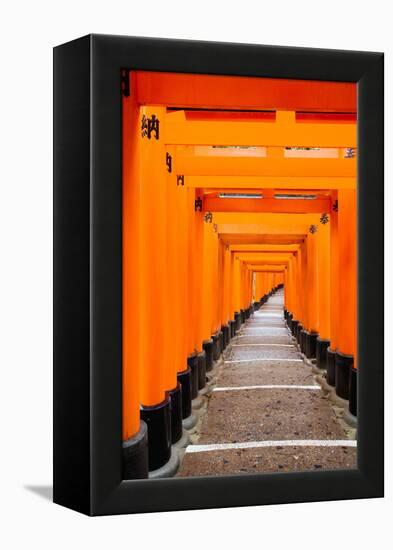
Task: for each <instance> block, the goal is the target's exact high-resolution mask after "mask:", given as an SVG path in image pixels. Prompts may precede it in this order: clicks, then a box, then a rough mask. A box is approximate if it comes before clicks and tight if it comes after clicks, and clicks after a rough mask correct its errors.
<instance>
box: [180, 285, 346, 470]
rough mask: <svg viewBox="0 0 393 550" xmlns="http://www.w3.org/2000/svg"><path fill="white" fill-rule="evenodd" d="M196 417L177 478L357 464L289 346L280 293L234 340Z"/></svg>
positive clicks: (310, 377) (340, 428)
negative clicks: (199, 416)
mask: <svg viewBox="0 0 393 550" xmlns="http://www.w3.org/2000/svg"><path fill="white" fill-rule="evenodd" d="M200 415H201V418H200V422H199V423H198V426H197V428H196V430H195V431H194V433H193V434H191V441H192V444H191V445H189V446H188V447H187V448H186V450H185V454H184V457H183V461H182V465H181V468H180V470H179V472H178V474H177V475H178V476H180V477H187V476H202V475H220V474H231V473H232V474H238V473H245V472H247V473H255V472H275V471H299V470H314V469H321V468H324V469H335V468H353V467H356V446H355V445H356V442H355V441H353V440H350V439H348V433H349V432H347V431H346V430H345V428H344V426H343V424H342V422H341V421H340V420H339V419H338V417H337V416H336V414H335V411H334V408H333V407H332V404H331V403H330V401H328V400H327V399H326V398H325V397H324V396H323V394H322V392H321V390H320V387H319V385H318V384H317V383H316V382H315V380H314V375H313V373H312V370H311V367H310V366H309V365H307V364H306V363H305V362H304V361H303V359H302V358H301V356H300V353H299V352H298V350H297V348H296V347H295V345H294V344H293V341H292V338H291V335H290V333H289V330H288V329H287V327H286V324H285V320H284V316H283V292H282V291H279V292H277V293H276V294H275V295H274V296H273V297H271V298H270V299H269V300H268V302H267V303H266V304H265V305H264V306H262V307H261V308H260V309H259V311H257V312H255V313H254V314H253V315H252V316H251V317H250V318H249V319H248V320H247V321H246V323H245V324H244V325H243V326H242V328H241V330H240V331H239V333H238V335H237V336H236V337H235V338H234V339H233V340H232V345H231V346H229V351H226V352H225V354H224V360H223V362H222V363H221V365H220V366H218V367H217V369H216V378H215V380H214V383H213V384H212V387H211V390H210V392H209V393H208V395H207V397H206V404H205V407H203V412H201V413H200Z"/></svg>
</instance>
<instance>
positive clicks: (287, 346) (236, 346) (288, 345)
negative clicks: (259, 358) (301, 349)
mask: <svg viewBox="0 0 393 550" xmlns="http://www.w3.org/2000/svg"><path fill="white" fill-rule="evenodd" d="M250 346H268V347H275V348H294V347H295V346H294V345H293V344H232V347H233V348H248V347H250Z"/></svg>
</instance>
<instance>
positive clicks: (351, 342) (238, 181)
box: [123, 73, 356, 477]
mask: <svg viewBox="0 0 393 550" xmlns="http://www.w3.org/2000/svg"><path fill="white" fill-rule="evenodd" d="M134 76H135V74H134ZM131 78H133V73H131ZM138 78H139V73H138ZM131 84H132V83H131ZM134 84H135V82H134ZM208 88H209V87H208ZM131 89H134V87H133V85H131ZM209 90H210V93H211V89H210V88H209ZM145 92H146V89H145ZM337 98H338V95H337V97H336V99H337ZM153 103H154V102H153ZM184 106H186V105H185V104H184ZM123 116H124V117H125V120H126V122H127V123H126V124H124V125H123V150H124V154H123V158H124V162H123V365H124V366H123V440H124V453H125V455H127V453H131V451H129V449H134V448H135V444H138V442H139V440H140V438H143V437H144V430H145V428H144V424H143V423H140V417H141V418H142V419H144V420H145V422H146V424H147V426H148V430H149V470H150V472H151V471H154V470H157V469H160V468H161V467H162V466H164V465H165V464H168V463H169V462H171V461H172V462H174V463H175V462H176V458H175V457H174V455H173V452H172V449H171V444H172V443H175V442H176V441H179V439H181V438H182V434H183V424H184V425H185V426H186V427H188V426H190V425H192V422H193V418H192V417H193V414H192V410H191V400H192V398H193V397H196V396H197V395H198V391H199V390H200V389H202V388H203V386H204V383H205V376H204V373H205V371H206V369H208V368H209V367H210V359H211V357H213V358H218V356H219V354H220V352H221V350H222V348H223V346H224V344H225V342H226V343H227V342H228V340H229V338H225V337H224V334H225V332H228V333H229V327H228V323H231V322H232V324H233V323H234V321H235V319H234V317H235V316H236V312H238V314H240V312H241V310H243V311H248V312H250V307H251V302H252V300H253V294H252V288H253V285H252V281H253V279H252V274H253V272H255V273H257V272H259V264H258V262H257V263H254V262H251V261H250V262H248V261H247V262H245V261H242V260H241V259H240V257H239V253H243V252H244V253H246V252H247V253H250V252H251V250H248V251H246V250H244V251H236V250H235V249H233V250H231V248H230V247H231V246H243V245H244V246H253V245H258V246H259V245H267V246H297V247H298V248H297V249H296V250H293V251H291V252H290V257H289V259H288V262H285V263H281V264H277V270H275V269H274V264H272V263H270V265H266V264H260V267H261V268H263V270H264V272H269V271H270V270H271V271H270V272H271V273H280V277H282V276H283V273H284V279H285V289H286V290H285V294H286V296H285V298H286V307H287V309H288V311H287V314H288V319H289V324H290V326H291V328H292V329H294V328H295V326H296V321H298V323H297V326H298V327H299V322H300V321H301V323H300V324H301V325H303V330H306V332H308V334H309V335H311V336H312V338H314V335H315V334H318V331H320V332H319V335H320V340H323V341H329V338H332V339H331V340H330V348H329V352H328V357H329V358H330V359H329V360H330V363H329V364H331V361H332V359H331V358H332V357H333V359H334V364H335V369H334V374H335V381H334V383H335V385H336V391H337V394H338V395H339V396H340V397H345V396H346V395H347V393H348V383H349V382H348V380H349V372H351V376H352V377H353V378H354V376H355V375H354V374H353V373H354V371H353V370H351V371H350V367H351V365H352V363H353V356H354V352H355V331H356V301H355V299H354V296H355V286H356V263H355V260H356V259H355V255H354V250H353V240H354V236H355V224H356V209H355V192H354V188H355V183H356V179H355V177H356V165H355V162H356V161H355V160H354V159H353V158H344V157H345V152H346V150H347V149H348V148H350V149H353V148H355V147H356V127H355V124H352V123H351V122H349V123H348V122H346V124H345V125H343V124H339V123H337V122H335V123H331V122H329V123H325V122H323V123H321V121H312V122H307V123H304V122H301V119H300V118H299V117H298V116H297V114H295V113H294V112H293V111H287V112H285V111H278V112H277V113H276V114H275V116H274V118H272V119H270V120H266V119H264V118H263V117H262V118H261V119H260V120H252V121H250V120H232V119H231V117H228V119H227V120H222V119H215V118H214V117H213V118H211V119H210V120H205V119H203V117H202V119H198V117H196V118H195V117H192V116H191V117H190V115H189V113H185V112H184V111H181V110H180V111H179V110H178V111H176V112H170V111H169V112H168V110H167V109H166V106H165V104H162V105H161V104H157V103H155V104H154V106H149V104H148V102H147V103H146V104H145V105H144V106H140V98H137V97H135V96H133V95H131V96H130V97H128V98H124V99H123ZM141 128H142V132H141V131H140V129H141ZM234 144H235V145H236V146H237V147H243V148H255V147H259V148H261V149H263V148H264V149H265V150H264V151H260V156H254V157H252V156H251V155H248V156H236V155H234V154H233V151H229V152H230V153H232V154H227V155H221V156H217V155H213V154H211V152H212V151H211V149H212V148H213V146H215V145H219V146H220V147H222V146H225V147H228V148H229V149H233V145H234ZM198 147H199V148H205V149H202V150H200V149H199V150H198V149H197V148H198ZM297 147H306V148H310V147H311V148H313V147H319V148H321V147H325V148H329V149H335V150H336V151H335V155H336V156H335V157H333V158H332V157H328V158H293V157H291V156H288V155H287V151H288V148H290V149H289V150H291V148H297ZM206 148H207V149H208V150H206ZM329 154H330V153H329ZM263 155H264V156H263ZM136 182H137V184H136ZM252 189H258V190H260V191H261V194H262V195H264V196H263V197H259V198H255V197H253V198H248V199H241V201H244V200H246V201H250V202H240V201H238V200H237V199H236V198H235V199H234V200H233V201H232V199H231V198H228V197H225V198H224V197H220V196H219V194H220V193H221V192H225V190H229V191H231V190H236V192H238V191H239V190H242V191H243V192H245V190H252ZM288 190H291V192H292V194H302V193H303V194H306V195H307V194H308V195H310V194H315V195H316V196H315V197H313V198H304V197H303V198H298V199H297V200H296V202H295V201H294V200H293V198H289V199H288V198H287V197H285V195H288ZM269 191H270V193H269ZM209 193H210V195H209ZM212 193H213V195H212ZM214 194H215V195H214ZM278 194H282V195H284V197H278V196H277V195H278ZM209 201H210V202H209ZM228 201H229V202H228ZM336 201H338V202H337V203H336ZM337 205H338V208H336V206H337ZM239 210H240V211H241V214H239V215H240V216H241V217H243V220H242V221H240V220H239V216H238V215H237V213H238V212H239ZM250 211H252V212H255V216H256V218H252V216H253V214H252V213H251V214H250V213H249V212H250ZM272 211H273V212H275V214H266V216H269V215H270V216H276V218H275V219H274V220H273V218H272V219H271V220H270V223H265V225H264V224H263V223H262V224H259V222H258V221H257V220H258V216H260V215H264V214H260V213H261V212H272ZM294 212H296V213H294ZM307 212H311V214H309V213H307ZM287 215H288V216H292V222H293V221H294V218H293V216H295V217H298V218H297V221H298V223H295V224H293V223H292V225H291V223H290V224H288V221H286V222H285V223H284V222H283V221H282V220H281V222H280V221H279V220H278V218H277V216H280V217H284V218H285V216H287ZM322 215H326V216H327V217H328V221H330V235H329V236H330V241H331V246H330V249H331V252H330V253H327V252H326V250H327V249H328V245H327V240H326V239H327V236H326V235H327V233H329V231H326V230H325V229H324V228H322V225H321V224H323V225H324V223H323V222H322V221H320V222H319V221H317V222H316V223H312V222H309V220H310V218H309V217H310V216H313V220H314V221H315V217H316V218H317V219H318V220H321V219H322ZM223 216H228V218H226V222H224V218H223ZM250 216H251V217H250ZM307 216H308V217H307ZM320 216H321V217H320ZM302 217H303V218H302ZM301 218H302V221H300V222H299V220H301ZM252 219H254V222H252V221H250V220H252ZM266 219H267V218H266ZM244 220H246V222H244ZM255 220H256V221H255ZM240 225H243V227H242V229H241V230H239V226H240ZM253 225H257V226H258V227H253ZM236 226H237V229H236V230H235V231H233V228H234V227H236ZM312 226H316V227H317V231H311V230H310V228H311V227H312ZM231 227H232V229H231ZM351 239H352V240H351ZM337 245H338V246H337ZM351 246H352V248H351ZM322 250H323V251H324V253H323V254H320V251H322ZM337 250H338V254H337ZM254 252H255V253H259V252H262V251H257V250H255V251H253V253H254ZM267 252H268V251H267V250H266V253H267ZM273 252H274V254H277V255H278V254H280V250H276V251H271V253H273ZM269 253H270V252H269ZM237 258H238V259H237ZM271 262H274V260H273V259H272V260H271ZM337 265H338V269H337ZM135 266H139V267H138V269H135ZM329 266H330V269H329ZM333 266H336V269H334V268H333ZM343 269H344V270H345V274H344V275H343V277H341V274H342V273H343V271H342V270H343ZM333 270H334V273H333ZM261 272H262V271H261ZM322 272H323V273H325V272H326V278H325V279H324V277H322V276H319V274H320V273H322ZM337 273H340V277H341V280H339V278H340V277H338V275H337ZM327 274H329V277H328V275H327ZM330 275H331V276H330ZM328 279H329V280H330V279H331V284H328ZM304 281H306V283H307V285H306V290H307V299H306V297H305V296H304V295H302V294H301V293H299V290H300V287H301V286H302V283H303V282H304ZM271 283H272V286H273V285H274V284H275V280H274V279H271ZM329 286H330V293H329V290H327V289H328V288H329ZM349 294H350V296H348V295H349ZM314 296H316V299H315V300H314V299H312V298H313V297H314ZM327 297H328V299H327ZM344 303H345V314H344V315H342V311H343V309H341V308H340V304H342V305H344ZM316 304H318V306H317V307H316V306H315V305H316ZM289 308H290V310H289ZM321 308H324V309H323V310H321ZM337 309H338V310H339V314H338V313H337ZM324 311H330V319H331V322H329V320H326V319H327V318H326V317H325V316H322V315H321V313H323V312H324ZM294 316H295V317H294ZM296 317H297V318H296ZM322 317H323V321H324V326H323V323H322V325H321V322H320V321H321V320H322ZM344 323H346V328H345V327H344V328H343V324H344ZM331 325H334V327H333V329H332V328H331ZM227 327H228V328H227ZM175 332H176V334H174V333H175ZM331 335H332V336H331ZM309 347H310V346H308V348H307V349H309ZM310 353H312V352H310ZM328 372H330V373H331V369H330V370H329V369H328ZM330 380H331V379H330ZM138 438H139V439H138ZM130 463H131V462H130ZM125 476H126V477H127V476H129V477H145V476H146V471H145V470H144V469H143V467H142V466H141V463H138V465H137V466H135V461H134V462H133V469H131V470H127V471H126V472H125Z"/></svg>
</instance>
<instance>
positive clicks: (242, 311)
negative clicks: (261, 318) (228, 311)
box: [240, 309, 246, 324]
mask: <svg viewBox="0 0 393 550" xmlns="http://www.w3.org/2000/svg"><path fill="white" fill-rule="evenodd" d="M245 320H246V316H245V311H244V309H241V310H240V324H243V323H244V321H245Z"/></svg>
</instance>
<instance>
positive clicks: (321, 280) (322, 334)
mask: <svg viewBox="0 0 393 550" xmlns="http://www.w3.org/2000/svg"><path fill="white" fill-rule="evenodd" d="M329 223H330V213H324V214H322V215H321V218H320V223H319V224H318V232H317V240H318V309H319V313H318V324H319V326H318V329H319V336H318V338H317V347H316V359H317V367H318V368H320V369H326V368H327V349H328V347H329V345H330V227H329Z"/></svg>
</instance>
